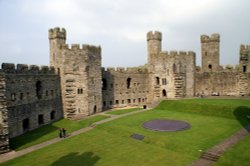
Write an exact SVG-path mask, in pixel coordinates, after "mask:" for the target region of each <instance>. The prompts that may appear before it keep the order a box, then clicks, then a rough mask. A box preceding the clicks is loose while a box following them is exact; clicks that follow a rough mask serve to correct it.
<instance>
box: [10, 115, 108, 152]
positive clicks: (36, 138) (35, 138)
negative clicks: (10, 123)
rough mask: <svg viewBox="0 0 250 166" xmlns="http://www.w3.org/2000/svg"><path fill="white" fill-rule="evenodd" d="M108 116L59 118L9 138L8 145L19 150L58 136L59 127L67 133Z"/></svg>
mask: <svg viewBox="0 0 250 166" xmlns="http://www.w3.org/2000/svg"><path fill="white" fill-rule="evenodd" d="M106 118H108V117H107V116H102V115H97V116H94V117H91V118H88V119H84V120H81V121H72V120H67V119H61V120H59V121H57V122H54V123H51V124H48V125H45V126H43V127H41V128H38V129H35V130H33V131H30V132H27V133H25V134H23V135H20V136H17V137H15V138H12V139H10V147H11V149H14V150H21V149H24V148H27V147H30V146H32V145H36V144H39V143H42V142H45V141H48V140H50V139H53V138H56V137H58V136H59V128H63V127H64V128H65V129H66V130H67V133H71V132H73V131H76V130H79V129H81V128H84V127H87V126H89V125H91V124H92V123H95V122H97V121H100V120H103V119H106Z"/></svg>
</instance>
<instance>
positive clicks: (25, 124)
mask: <svg viewBox="0 0 250 166" xmlns="http://www.w3.org/2000/svg"><path fill="white" fill-rule="evenodd" d="M29 128H30V120H29V118H26V119H24V120H23V131H27V130H29Z"/></svg>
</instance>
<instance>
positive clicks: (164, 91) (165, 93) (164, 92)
mask: <svg viewBox="0 0 250 166" xmlns="http://www.w3.org/2000/svg"><path fill="white" fill-rule="evenodd" d="M162 96H163V97H166V96H167V92H166V90H165V89H163V90H162Z"/></svg>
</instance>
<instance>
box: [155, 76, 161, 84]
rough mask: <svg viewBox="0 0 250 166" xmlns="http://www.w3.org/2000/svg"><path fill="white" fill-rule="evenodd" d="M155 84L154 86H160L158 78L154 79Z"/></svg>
mask: <svg viewBox="0 0 250 166" xmlns="http://www.w3.org/2000/svg"><path fill="white" fill-rule="evenodd" d="M155 83H156V85H160V78H159V77H155Z"/></svg>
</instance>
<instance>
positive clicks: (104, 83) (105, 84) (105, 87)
mask: <svg viewBox="0 0 250 166" xmlns="http://www.w3.org/2000/svg"><path fill="white" fill-rule="evenodd" d="M102 90H107V80H106V79H105V78H103V79H102Z"/></svg>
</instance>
